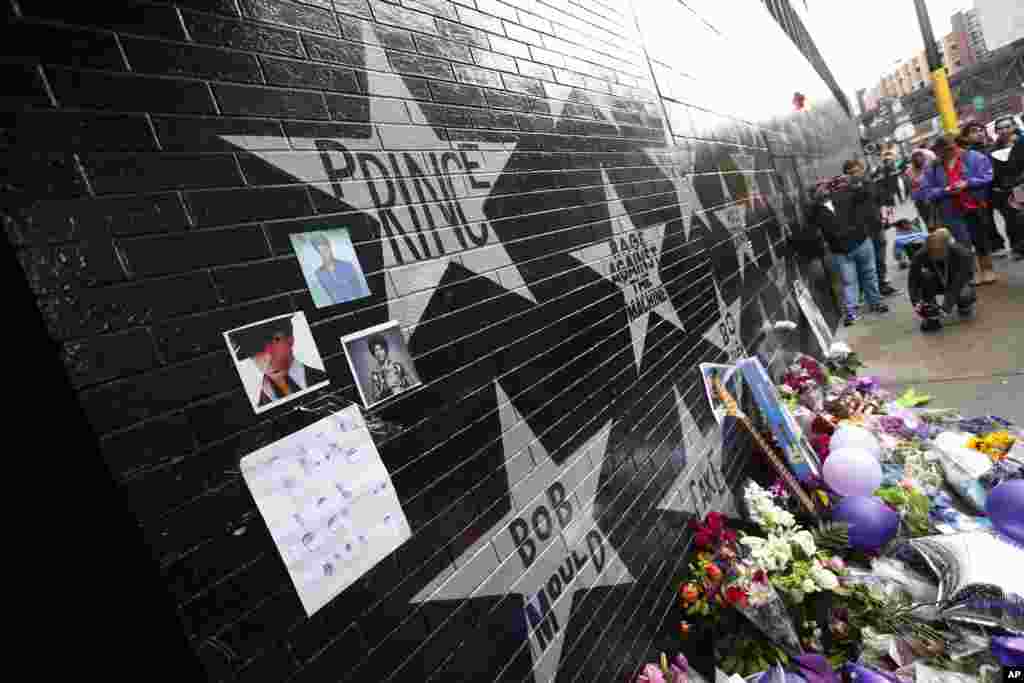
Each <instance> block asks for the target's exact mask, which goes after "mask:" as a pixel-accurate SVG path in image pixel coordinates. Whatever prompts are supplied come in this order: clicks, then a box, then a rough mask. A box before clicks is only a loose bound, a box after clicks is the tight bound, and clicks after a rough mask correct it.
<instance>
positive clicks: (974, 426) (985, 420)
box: [957, 415, 1013, 435]
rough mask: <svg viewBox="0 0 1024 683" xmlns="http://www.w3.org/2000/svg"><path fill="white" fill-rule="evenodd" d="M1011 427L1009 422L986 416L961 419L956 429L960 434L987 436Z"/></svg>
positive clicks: (1000, 418) (993, 416)
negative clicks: (968, 433)
mask: <svg viewBox="0 0 1024 683" xmlns="http://www.w3.org/2000/svg"><path fill="white" fill-rule="evenodd" d="M1011 427H1013V423H1012V422H1010V421H1009V420H1007V419H1005V418H1002V417H997V416H995V415H986V416H984V417H971V418H961V419H960V421H959V422H958V423H957V428H958V429H959V430H960V431H962V432H970V433H971V434H978V435H981V434H988V433H989V432H995V431H999V430H1003V429H1008V428H1011Z"/></svg>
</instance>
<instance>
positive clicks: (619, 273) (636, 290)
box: [572, 168, 686, 370]
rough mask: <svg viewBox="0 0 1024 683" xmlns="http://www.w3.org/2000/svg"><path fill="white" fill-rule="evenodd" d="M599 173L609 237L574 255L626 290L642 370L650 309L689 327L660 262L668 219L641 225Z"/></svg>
mask: <svg viewBox="0 0 1024 683" xmlns="http://www.w3.org/2000/svg"><path fill="white" fill-rule="evenodd" d="M601 179H602V182H603V183H604V185H605V187H606V188H607V193H608V201H609V203H608V212H609V215H610V217H611V228H612V234H611V237H609V238H608V239H607V240H603V241H601V242H597V243H595V244H590V245H587V246H586V247H583V248H582V249H578V250H576V251H574V252H572V255H573V256H575V257H576V258H577V259H579V260H580V261H582V262H583V263H584V264H586V265H588V266H590V267H591V268H592V269H593V270H594V271H595V272H597V273H598V274H599V275H601V276H602V277H605V278H607V279H608V280H609V281H611V282H612V283H613V284H614V285H615V286H616V287H618V288H619V291H621V292H622V296H623V297H624V298H625V301H626V308H627V312H628V315H629V319H630V322H629V333H630V336H631V338H632V342H633V357H634V359H635V360H636V366H637V369H638V370H639V369H640V364H641V360H642V359H643V355H644V340H645V339H646V338H647V327H648V325H649V324H650V314H651V313H652V312H656V313H657V314H658V315H660V316H661V317H662V318H664V319H665V320H666V321H668V322H669V323H671V324H672V325H675V326H676V328H677V329H679V330H681V331H685V329H686V328H685V327H684V326H683V322H682V320H680V319H679V313H678V312H677V311H676V309H675V306H673V305H672V301H671V300H670V299H669V296H668V292H667V291H665V285H664V283H663V282H662V281H661V271H660V269H659V262H660V260H661V253H662V249H663V248H664V243H665V229H666V224H665V223H658V224H656V225H651V226H648V227H646V228H637V227H636V225H634V224H633V222H632V220H631V219H630V217H629V213H628V212H627V211H626V207H625V205H624V204H623V203H622V200H621V199H620V197H619V193H618V191H617V190H616V189H615V184H614V183H612V182H611V181H610V180H609V178H608V174H607V172H606V171H605V170H604V168H602V169H601Z"/></svg>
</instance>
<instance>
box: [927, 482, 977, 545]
mask: <svg viewBox="0 0 1024 683" xmlns="http://www.w3.org/2000/svg"><path fill="white" fill-rule="evenodd" d="M931 501H932V507H931V509H930V510H929V513H928V514H929V516H930V517H931V520H932V524H934V525H935V528H936V529H938V530H939V531H940V532H942V533H944V534H953V533H959V532H964V531H983V530H989V529H991V528H992V522H990V521H989V519H988V518H987V517H976V516H973V515H967V514H964V513H963V512H960V510H958V509H957V508H956V506H955V504H954V503H953V499H952V497H951V496H950V495H949V494H948V493H946V491H944V490H939V491H937V492H935V493H934V494H932V496H931Z"/></svg>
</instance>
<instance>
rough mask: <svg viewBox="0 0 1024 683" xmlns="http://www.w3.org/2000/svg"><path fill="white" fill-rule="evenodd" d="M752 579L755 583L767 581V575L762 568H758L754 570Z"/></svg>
mask: <svg viewBox="0 0 1024 683" xmlns="http://www.w3.org/2000/svg"><path fill="white" fill-rule="evenodd" d="M754 581H756V582H757V583H768V575H767V574H765V573H764V570H763V569H758V570H757V571H756V572H754Z"/></svg>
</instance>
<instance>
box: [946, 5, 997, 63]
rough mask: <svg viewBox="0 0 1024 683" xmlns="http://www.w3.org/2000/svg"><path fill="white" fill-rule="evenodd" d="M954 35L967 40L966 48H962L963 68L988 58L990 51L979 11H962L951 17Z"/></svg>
mask: <svg viewBox="0 0 1024 683" xmlns="http://www.w3.org/2000/svg"><path fill="white" fill-rule="evenodd" d="M950 21H951V23H952V25H953V33H957V34H960V35H961V36H963V37H965V38H966V43H967V44H966V46H961V52H962V54H961V58H962V61H963V66H964V67H968V66H971V65H973V64H977V63H978V62H981V61H984V60H985V59H987V58H988V54H989V49H988V46H987V45H986V43H985V32H984V30H983V29H982V26H981V19H980V18H979V16H978V11H977V10H973V9H971V10H960V11H959V12H956V13H954V14H953V16H952V17H951V20H950Z"/></svg>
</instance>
